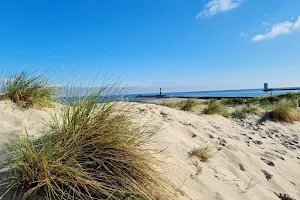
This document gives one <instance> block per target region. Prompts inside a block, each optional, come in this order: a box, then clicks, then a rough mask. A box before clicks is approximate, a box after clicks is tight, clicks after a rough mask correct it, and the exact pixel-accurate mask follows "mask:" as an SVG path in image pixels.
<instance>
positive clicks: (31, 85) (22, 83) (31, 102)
mask: <svg viewBox="0 0 300 200" xmlns="http://www.w3.org/2000/svg"><path fill="white" fill-rule="evenodd" d="M2 91H3V92H4V97H5V98H6V99H10V100H11V101H13V102H14V103H16V105H17V106H18V107H20V108H28V107H35V108H43V107H51V106H53V101H54V96H55V92H56V88H54V87H51V86H49V80H48V78H47V77H46V75H45V74H37V73H29V72H27V71H22V72H20V73H17V72H16V73H13V74H10V75H9V76H8V77H6V78H5V79H4V80H3V82H2Z"/></svg>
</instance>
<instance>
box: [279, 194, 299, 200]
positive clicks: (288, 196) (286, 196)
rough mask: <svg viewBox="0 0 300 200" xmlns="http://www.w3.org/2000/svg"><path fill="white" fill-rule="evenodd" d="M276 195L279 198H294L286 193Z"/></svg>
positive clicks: (282, 199)
mask: <svg viewBox="0 0 300 200" xmlns="http://www.w3.org/2000/svg"><path fill="white" fill-rule="evenodd" d="M276 195H277V196H278V198H279V199H281V200H296V199H294V198H292V197H291V196H290V195H288V194H281V193H280V194H276Z"/></svg>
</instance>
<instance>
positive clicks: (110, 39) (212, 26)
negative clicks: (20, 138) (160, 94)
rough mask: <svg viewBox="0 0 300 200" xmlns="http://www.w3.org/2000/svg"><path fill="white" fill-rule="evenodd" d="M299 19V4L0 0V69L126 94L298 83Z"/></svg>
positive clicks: (279, 0) (266, 0) (269, 0)
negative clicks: (114, 86)
mask: <svg viewBox="0 0 300 200" xmlns="http://www.w3.org/2000/svg"><path fill="white" fill-rule="evenodd" d="M299 16H300V1H299V0H188V1H183V0H159V1H158V0H143V1H141V0H127V1H125V0H101V1H99V0H98V1H96V0H95V1H91V0H85V1H83V0H81V1H77V0H73V1H64V0H60V1H55V0H52V1H50V0H48V1H44V0H37V1H30V0H28V1H21V0H20V1H14V0H11V1H2V2H1V3H0V68H1V69H2V70H3V71H4V72H8V71H11V70H17V69H18V70H21V69H26V68H35V69H40V70H41V71H48V72H49V74H50V75H51V77H52V79H53V81H54V82H55V83H56V84H59V85H64V84H65V83H66V82H67V81H68V80H71V79H76V80H78V82H82V83H85V82H87V81H90V80H93V79H94V78H95V76H96V74H97V72H99V73H100V78H101V77H103V76H110V75H112V76H113V77H122V78H124V84H127V85H128V86H130V87H134V88H135V89H133V90H132V92H133V93H134V92H138V93H142V92H154V91H157V90H158V88H159V87H162V88H163V90H164V91H166V92H167V91H193V90H212V89H237V88H259V87H262V85H263V83H264V82H269V85H270V87H272V86H274V87H278V86H300V56H299V52H300V18H298V17H299ZM100 83H101V80H98V81H97V82H96V84H98V85H100Z"/></svg>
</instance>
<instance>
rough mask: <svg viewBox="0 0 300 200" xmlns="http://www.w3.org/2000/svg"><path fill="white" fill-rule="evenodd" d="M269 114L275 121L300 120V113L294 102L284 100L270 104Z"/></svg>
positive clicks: (291, 121)
mask: <svg viewBox="0 0 300 200" xmlns="http://www.w3.org/2000/svg"><path fill="white" fill-rule="evenodd" d="M268 109H269V111H268V112H267V115H268V116H269V117H270V119H271V120H273V121H276V122H277V121H278V122H288V123H293V122H295V121H300V113H299V111H297V110H296V108H295V107H294V102H292V101H288V100H282V101H280V102H279V103H276V104H274V105H271V106H269V108H268Z"/></svg>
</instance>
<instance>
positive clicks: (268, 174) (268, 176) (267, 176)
mask: <svg viewBox="0 0 300 200" xmlns="http://www.w3.org/2000/svg"><path fill="white" fill-rule="evenodd" d="M261 171H262V173H264V175H265V177H266V179H267V180H268V181H269V180H271V178H272V177H273V175H272V174H270V173H269V172H267V171H266V170H263V169H262V170H261Z"/></svg>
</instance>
